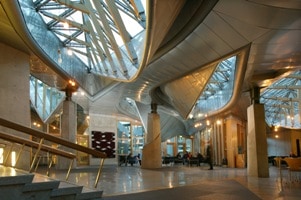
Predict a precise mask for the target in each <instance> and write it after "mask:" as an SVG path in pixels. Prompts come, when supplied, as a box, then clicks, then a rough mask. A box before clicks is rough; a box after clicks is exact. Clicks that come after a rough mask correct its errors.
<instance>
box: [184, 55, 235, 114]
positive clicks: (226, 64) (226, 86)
mask: <svg viewBox="0 0 301 200" xmlns="http://www.w3.org/2000/svg"><path fill="white" fill-rule="evenodd" d="M235 69H236V56H233V57H230V58H228V59H226V60H224V61H222V62H220V63H219V64H218V66H217V67H216V70H215V71H214V73H213V75H212V77H211V78H210V80H209V81H208V83H207V85H206V87H205V89H204V91H203V92H202V94H201V96H200V98H199V100H198V101H197V103H196V105H195V107H194V109H193V111H192V113H191V115H190V117H191V118H192V117H193V118H195V119H198V118H204V117H205V116H206V115H207V114H209V113H210V112H212V111H216V110H219V109H221V108H222V107H224V106H225V105H226V104H227V103H228V102H229V100H230V99H231V97H232V94H233V87H234V78H235Z"/></svg>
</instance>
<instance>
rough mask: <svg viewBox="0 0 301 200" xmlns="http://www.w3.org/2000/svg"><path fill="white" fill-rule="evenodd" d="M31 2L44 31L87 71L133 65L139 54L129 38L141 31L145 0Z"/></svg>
mask: <svg viewBox="0 0 301 200" xmlns="http://www.w3.org/2000/svg"><path fill="white" fill-rule="evenodd" d="M33 4H34V7H35V10H36V11H37V12H38V13H39V14H40V16H41V17H42V18H43V20H44V22H45V23H46V25H47V28H48V30H50V31H52V32H53V33H54V34H55V35H56V36H57V37H58V38H59V40H60V41H61V42H62V44H63V47H65V48H67V49H68V52H70V54H71V53H72V55H75V56H76V57H78V58H80V59H81V60H82V61H83V62H84V63H85V65H87V66H88V67H87V68H88V70H89V71H93V72H95V73H100V74H102V75H106V74H107V75H108V74H109V75H112V74H118V73H120V74H127V73H128V72H129V71H130V70H131V69H130V68H131V67H134V68H137V66H138V62H139V60H138V59H139V56H138V55H137V53H136V52H137V48H136V45H135V44H133V41H132V39H133V38H134V37H136V36H137V35H138V34H139V33H141V32H142V31H143V30H145V27H146V16H145V9H144V6H145V1H139V0H138V1H123V0H115V1H111V0H108V1H98V0H90V1H83V0H56V1H53V0H33ZM58 51H59V53H60V50H58ZM61 52H62V51H61Z"/></svg>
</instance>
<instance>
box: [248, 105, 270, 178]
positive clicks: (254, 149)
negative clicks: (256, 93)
mask: <svg viewBox="0 0 301 200" xmlns="http://www.w3.org/2000/svg"><path fill="white" fill-rule="evenodd" d="M247 111H248V136H247V149H248V150H247V152H248V162H247V163H248V166H247V167H248V176H256V177H269V166H268V155H267V136H266V123H265V117H264V106H263V104H259V103H254V104H252V105H251V106H249V107H248V110H247Z"/></svg>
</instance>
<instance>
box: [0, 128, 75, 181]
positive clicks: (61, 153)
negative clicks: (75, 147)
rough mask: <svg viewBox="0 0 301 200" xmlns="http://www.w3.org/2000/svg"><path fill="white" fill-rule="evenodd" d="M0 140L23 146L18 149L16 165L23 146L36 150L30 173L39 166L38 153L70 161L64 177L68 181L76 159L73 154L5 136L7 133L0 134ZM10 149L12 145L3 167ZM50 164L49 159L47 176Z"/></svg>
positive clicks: (9, 135)
mask: <svg viewBox="0 0 301 200" xmlns="http://www.w3.org/2000/svg"><path fill="white" fill-rule="evenodd" d="M0 138H1V139H3V140H6V141H9V142H12V143H18V144H21V145H23V146H22V148H21V149H20V151H19V153H18V155H17V159H16V163H17V162H18V160H19V157H20V155H21V153H22V151H23V148H24V146H27V147H31V148H35V149H36V153H35V156H34V159H33V161H32V163H31V168H30V172H31V171H32V169H33V167H34V166H35V165H36V167H37V166H38V165H39V160H38V161H37V158H38V156H39V154H40V151H44V152H47V153H50V154H54V155H58V156H62V157H65V158H68V159H70V160H71V162H70V165H69V168H68V172H67V175H66V180H68V178H69V174H70V170H71V167H72V165H73V162H74V159H75V158H76V155H75V154H73V153H70V152H67V151H63V150H60V149H55V148H53V147H51V146H48V145H45V144H42V142H43V141H41V142H40V143H38V142H35V141H32V140H29V139H25V138H22V137H18V136H15V135H12V134H7V133H4V132H0ZM12 148H13V145H11V147H10V151H9V152H8V154H7V155H6V158H5V159H4V162H3V163H4V165H5V164H6V161H7V159H8V157H9V155H10V153H11V151H12ZM36 161H37V163H36ZM52 164H53V160H52V159H51V160H50V163H49V165H48V169H47V175H49V170H50V168H51V166H52ZM35 169H36V168H35Z"/></svg>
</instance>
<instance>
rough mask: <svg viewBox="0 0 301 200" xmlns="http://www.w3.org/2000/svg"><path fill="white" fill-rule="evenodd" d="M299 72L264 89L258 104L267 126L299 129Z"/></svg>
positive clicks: (300, 82)
mask: <svg viewBox="0 0 301 200" xmlns="http://www.w3.org/2000/svg"><path fill="white" fill-rule="evenodd" d="M300 96H301V71H296V72H294V73H292V74H290V75H288V76H287V77H285V78H282V79H280V80H278V81H277V82H275V83H274V84H272V85H271V86H269V87H268V88H266V89H265V90H264V92H263V93H262V94H261V97H260V103H262V104H264V107H265V119H266V122H267V124H268V125H269V126H276V127H277V126H281V127H286V128H295V129H299V128H300V106H301V104H300V101H301V98H300Z"/></svg>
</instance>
